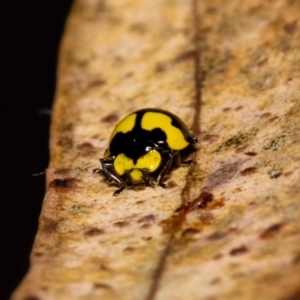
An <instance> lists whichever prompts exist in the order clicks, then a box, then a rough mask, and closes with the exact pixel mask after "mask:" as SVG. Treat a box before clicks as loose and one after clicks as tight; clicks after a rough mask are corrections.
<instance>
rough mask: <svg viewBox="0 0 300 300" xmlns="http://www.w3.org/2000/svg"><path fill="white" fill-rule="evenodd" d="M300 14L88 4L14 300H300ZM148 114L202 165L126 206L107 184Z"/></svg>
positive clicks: (247, 6) (69, 41) (67, 65)
mask: <svg viewBox="0 0 300 300" xmlns="http://www.w3.org/2000/svg"><path fill="white" fill-rule="evenodd" d="M299 15H300V2H299V1H293V0H289V1H287V0H273V1H261V0H251V1H250V0H246V1H234V0H229V1H221V0H203V1H200V0H198V1H197V0H194V1H186V0H165V1H153V0H138V1H137V0H116V1H104V0H76V1H75V3H74V5H73V9H72V11H71V13H70V17H69V19H68V22H67V25H66V30H65V34H64V38H63V42H62V46H61V51H60V59H59V70H58V87H57V93H56V99H55V103H54V114H53V117H52V127H51V140H50V147H51V161H50V165H49V168H48V170H47V191H46V195H45V199H44V204H43V208H42V212H41V216H40V221H39V229H38V233H37V236H36V239H35V242H34V246H33V250H32V254H31V267H30V270H29V271H28V274H27V275H26V276H25V278H24V279H23V281H22V283H21V284H20V286H19V287H18V288H17V290H16V291H15V292H14V294H13V295H12V299H13V300H33V299H34V300H63V299H67V300H69V299H72V300H73V299H74V300H96V299H106V300H111V299H120V300H123V299H130V300H131V299H132V300H135V299H138V300H140V299H145V300H154V299H155V300H169V299H170V300H177V299H178V300H179V299H191V300H194V299H195V300H196V299H197V300H198V299H201V300H217V299H218V300H219V299H222V300H227V299H228V300H229V299H230V300H237V299H238V300H253V299H264V300H265V299H268V300H269V299H271V300H273V299H274V300H289V299H300V222H299V217H300V176H299V175H300V167H299V166H300V122H299V120H300V90H299V87H300V51H299V49H300V21H299ZM145 107H157V108H162V109H166V110H169V111H171V112H173V113H175V114H177V115H178V116H179V117H180V118H181V119H183V120H184V121H185V122H186V123H187V124H188V126H189V127H190V128H191V129H192V130H193V132H194V133H195V135H196V136H197V137H198V139H199V146H198V147H197V149H196V151H194V152H193V151H191V152H190V153H187V154H188V156H190V157H192V158H194V159H196V160H197V164H196V165H194V166H192V167H190V168H174V169H173V170H172V172H171V173H170V175H169V177H168V178H167V182H168V183H169V188H168V189H166V190H165V189H162V188H160V187H158V188H151V187H147V188H146V189H144V190H140V191H134V190H128V191H126V192H125V193H124V194H121V195H119V196H118V197H113V196H112V194H113V192H114V190H115V189H116V186H114V185H108V183H107V182H106V181H105V179H104V178H102V177H101V176H99V174H96V173H93V169H94V168H99V167H100V163H99V158H101V157H103V153H104V151H105V149H106V147H107V144H108V140H109V137H110V134H111V132H112V130H113V128H114V126H115V124H116V123H117V122H118V121H119V120H120V119H121V118H122V117H124V116H126V115H127V114H129V113H130V112H132V111H135V110H137V109H141V108H145Z"/></svg>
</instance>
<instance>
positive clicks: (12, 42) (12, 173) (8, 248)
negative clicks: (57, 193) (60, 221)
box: [0, 0, 72, 300]
mask: <svg viewBox="0 0 300 300" xmlns="http://www.w3.org/2000/svg"><path fill="white" fill-rule="evenodd" d="M71 4H72V3H71V1H70V0H67V1H66V0H64V1H53V0H43V1H37V0H31V1H29V0H23V1H21V0H18V1H3V2H2V4H1V7H2V8H1V9H0V14H1V18H0V19H1V22H2V23H3V24H2V25H1V29H0V30H3V33H2V34H1V40H0V44H1V46H0V49H1V53H0V54H1V55H0V57H1V60H2V63H1V68H0V69H1V83H0V87H1V98H0V122H1V126H0V129H1V147H0V149H1V201H0V202H1V207H2V208H1V212H2V214H3V217H2V218H1V221H3V225H1V228H2V232H3V234H2V237H1V246H0V249H1V258H2V260H3V262H2V268H1V270H2V276H1V277H2V280H1V288H0V293H1V295H0V299H3V300H5V299H8V298H9V296H10V295H11V293H12V291H13V290H14V289H15V287H16V286H17V285H18V284H19V282H20V280H21V279H22V277H23V276H24V274H25V273H26V271H27V269H28V267H29V254H30V251H31V247H32V243H33V239H34V236H35V233H36V230H37V224H38V217H39V213H40V209H41V205H42V200H43V196H44V192H45V176H44V175H42V176H32V175H33V174H35V173H40V172H43V171H44V170H45V168H46V167H47V165H48V161H49V151H48V140H49V125H50V116H49V115H48V114H47V113H48V112H49V110H50V109H51V107H52V102H53V97H54V91H55V80H56V78H55V77H56V67H57V54H58V47H59V44H60V40H61V36H62V33H63V30H64V25H65V21H66V18H67V15H68V12H69V10H70V7H71Z"/></svg>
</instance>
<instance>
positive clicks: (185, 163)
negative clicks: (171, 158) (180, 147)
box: [175, 152, 196, 167]
mask: <svg viewBox="0 0 300 300" xmlns="http://www.w3.org/2000/svg"><path fill="white" fill-rule="evenodd" d="M175 163H176V165H177V166H179V167H188V166H190V165H193V164H194V163H196V161H195V160H194V159H190V160H186V161H182V160H181V154H180V152H177V153H176V155H175Z"/></svg>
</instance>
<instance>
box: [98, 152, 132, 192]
mask: <svg viewBox="0 0 300 300" xmlns="http://www.w3.org/2000/svg"><path fill="white" fill-rule="evenodd" d="M100 162H101V164H102V170H101V171H102V172H103V173H104V174H105V175H106V176H107V177H108V180H109V181H115V182H116V183H117V184H118V185H119V186H120V188H119V189H118V190H116V191H115V192H114V193H113V195H114V196H117V195H119V194H121V193H122V192H124V191H125V189H127V184H126V182H125V181H124V180H123V179H122V178H121V177H120V176H118V175H117V174H116V173H115V172H114V171H113V158H103V159H100ZM102 172H101V173H102ZM96 173H100V172H99V171H96Z"/></svg>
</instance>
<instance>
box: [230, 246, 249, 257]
mask: <svg viewBox="0 0 300 300" xmlns="http://www.w3.org/2000/svg"><path fill="white" fill-rule="evenodd" d="M248 251H249V250H248V248H247V247H246V246H240V247H237V248H233V249H231V250H230V252H229V254H230V255H232V256H235V255H239V254H244V253H246V252H248Z"/></svg>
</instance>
